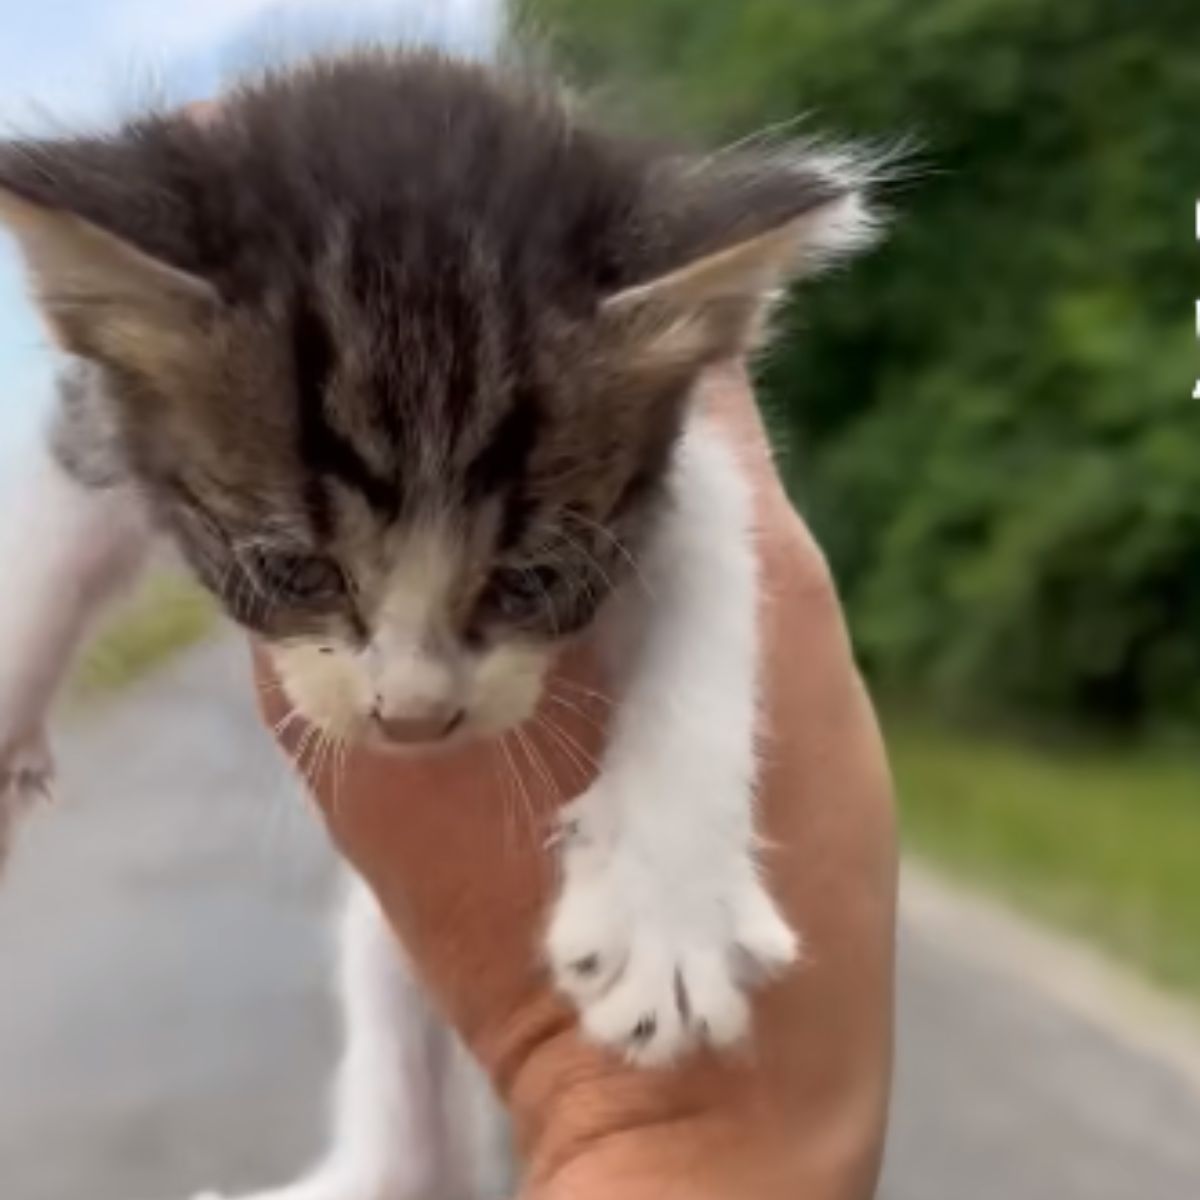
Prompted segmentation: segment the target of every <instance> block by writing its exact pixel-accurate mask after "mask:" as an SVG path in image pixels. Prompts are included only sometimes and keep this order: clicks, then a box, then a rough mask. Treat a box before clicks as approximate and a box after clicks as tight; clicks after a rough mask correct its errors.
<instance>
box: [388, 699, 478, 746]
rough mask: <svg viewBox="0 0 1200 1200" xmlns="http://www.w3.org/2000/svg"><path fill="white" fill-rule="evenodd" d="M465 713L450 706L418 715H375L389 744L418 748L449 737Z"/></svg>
mask: <svg viewBox="0 0 1200 1200" xmlns="http://www.w3.org/2000/svg"><path fill="white" fill-rule="evenodd" d="M465 715H466V714H465V712H464V711H463V710H462V709H461V708H458V709H456V708H453V707H452V706H450V705H448V704H447V705H437V706H436V707H435V708H431V709H428V710H426V711H425V712H422V713H421V714H420V715H411V716H402V717H401V716H396V717H388V716H384V715H383V714H382V713H378V712H377V713H376V714H375V723H376V725H378V727H379V731H380V732H381V733H382V734H383V735H384V737H386V738H387V740H388V741H389V742H395V743H396V744H397V745H399V746H419V745H421V744H422V743H426V742H440V741H441V740H442V739H443V738H446V737H449V736H450V734H452V733H453V732H454V731H455V730H456V729H457V728H458V727H459V726H460V725H461V724H462V722H463V717H464V716H465Z"/></svg>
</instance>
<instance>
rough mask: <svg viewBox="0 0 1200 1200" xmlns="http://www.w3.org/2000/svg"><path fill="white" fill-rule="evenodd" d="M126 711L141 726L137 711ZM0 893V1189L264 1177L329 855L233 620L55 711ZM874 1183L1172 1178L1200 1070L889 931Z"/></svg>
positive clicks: (924, 1197)
mask: <svg viewBox="0 0 1200 1200" xmlns="http://www.w3.org/2000/svg"><path fill="white" fill-rule="evenodd" d="M148 731H149V732H148ZM59 749H60V760H61V762H62V768H63V787H62V792H63V799H62V802H61V803H60V805H59V806H58V807H57V808H56V809H54V810H53V811H49V812H46V813H44V814H42V815H41V816H39V818H38V819H37V820H36V822H35V823H34V824H33V826H32V827H31V828H30V829H29V830H27V834H28V836H26V837H25V838H24V839H22V841H21V843H20V845H19V847H18V853H17V856H16V860H15V862H14V864H13V869H12V871H11V873H10V876H9V879H8V880H7V882H6V885H5V887H4V889H3V891H2V892H0V964H2V965H0V1198H2V1200H181V1198H183V1197H186V1196H187V1195H189V1194H190V1193H191V1192H192V1191H194V1190H196V1189H198V1188H201V1187H209V1186H220V1187H224V1188H235V1187H245V1186H250V1185H262V1184H268V1183H274V1182H281V1181H283V1180H285V1179H287V1178H289V1177H290V1175H291V1174H292V1173H293V1172H294V1171H295V1170H296V1169H297V1168H298V1167H300V1166H301V1165H303V1163H304V1162H305V1161H306V1159H308V1158H309V1157H310V1156H311V1155H312V1154H314V1153H315V1151H316V1150H317V1148H318V1147H319V1145H320V1140H321V1119H322V1106H323V1102H324V1096H323V1084H324V1081H325V1078H326V1075H327V1072H328V1069H329V1065H330V1063H331V1060H332V1057H333V1055H334V1053H335V1038H334V1026H333V1014H332V1009H331V1005H330V1001H329V998H328V994H327V991H326V978H327V970H326V967H327V961H328V960H327V955H328V952H329V948H330V934H331V929H332V926H331V921H330V920H329V916H330V883H331V869H330V865H329V861H328V858H327V855H326V853H325V851H324V849H323V846H322V843H321V839H320V836H319V834H318V832H317V830H316V828H315V826H314V824H313V822H312V820H311V818H310V817H309V816H308V814H307V813H306V811H305V809H304V806H303V804H302V803H301V802H300V800H299V798H298V797H297V795H296V792H295V789H294V787H293V785H292V784H291V783H290V781H289V779H288V777H287V774H286V772H285V770H284V769H283V767H282V765H281V764H280V763H279V762H278V761H277V759H276V757H275V754H274V751H273V750H272V749H271V748H270V747H269V746H268V745H267V744H266V742H265V739H264V737H263V735H262V733H261V731H260V730H259V728H258V725H257V721H256V717H255V714H254V712H253V711H252V708H251V704H250V700H249V695H248V689H247V687H246V663H245V660H244V655H243V652H242V650H241V649H240V647H239V646H238V645H236V644H235V643H216V644H214V645H212V646H209V647H205V648H203V649H202V650H200V651H198V652H196V653H194V654H192V655H190V656H188V657H187V658H186V659H184V660H182V661H181V662H180V663H179V664H178V665H176V666H174V667H172V668H170V669H168V670H167V671H166V672H164V673H163V674H161V675H160V676H158V677H157V678H156V679H155V680H153V681H152V682H150V683H149V684H148V685H146V686H144V687H142V688H140V689H138V690H136V691H134V692H132V693H131V694H129V695H128V696H127V697H125V698H123V699H121V700H120V701H119V702H117V703H114V704H112V705H110V706H109V707H108V708H106V709H105V710H104V711H103V712H102V713H98V714H95V715H93V716H90V717H88V718H87V719H86V720H80V721H76V722H74V723H72V724H71V725H70V727H69V728H68V729H67V731H66V732H65V733H64V735H63V736H62V737H61V738H60V747H59ZM899 1045H900V1059H899V1074H898V1081H897V1094H896V1105H895V1120H894V1127H893V1136H892V1142H891V1147H890V1151H889V1159H888V1169H887V1174H886V1180H885V1184H884V1188H883V1193H882V1195H883V1198H884V1200H1193V1198H1195V1197H1200V1089H1197V1087H1196V1086H1195V1083H1194V1081H1193V1080H1190V1079H1189V1078H1188V1077H1187V1076H1186V1075H1185V1073H1183V1072H1182V1071H1176V1070H1174V1069H1173V1068H1172V1065H1171V1063H1170V1061H1169V1056H1167V1057H1166V1058H1164V1056H1163V1055H1162V1054H1159V1053H1153V1054H1152V1053H1149V1052H1146V1051H1145V1050H1139V1049H1136V1048H1134V1046H1133V1045H1132V1044H1130V1043H1129V1042H1128V1041H1127V1040H1126V1039H1122V1038H1118V1037H1116V1036H1114V1035H1113V1034H1112V1033H1111V1032H1106V1031H1104V1030H1103V1029H1102V1028H1101V1027H1099V1026H1096V1025H1093V1024H1091V1023H1089V1022H1087V1021H1085V1020H1083V1019H1082V1018H1080V1017H1079V1016H1078V1014H1077V1013H1075V1012H1073V1011H1072V1010H1071V1009H1070V1008H1068V1007H1066V1006H1063V1005H1060V1004H1058V1003H1056V1002H1055V1001H1054V1000H1053V999H1052V998H1051V997H1048V996H1047V995H1046V993H1045V990H1044V989H1042V988H1040V987H1038V986H1035V985H1034V983H1033V982H1031V981H1030V980H1029V979H1028V978H1025V977H1023V975H1022V973H1021V972H1020V971H1012V970H999V969H995V968H994V967H993V966H989V965H986V964H981V963H979V962H976V961H971V959H970V956H964V954H963V953H962V952H961V946H958V947H956V946H955V945H951V944H948V943H947V942H946V941H945V940H944V939H941V938H940V937H939V936H937V935H936V931H931V930H930V929H929V928H928V927H926V925H925V924H924V923H923V922H922V921H920V920H912V919H910V920H907V921H906V923H905V927H904V930H903V936H902V955H901V1005H900V1032H899Z"/></svg>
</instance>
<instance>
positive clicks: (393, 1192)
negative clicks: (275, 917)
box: [195, 880, 501, 1200]
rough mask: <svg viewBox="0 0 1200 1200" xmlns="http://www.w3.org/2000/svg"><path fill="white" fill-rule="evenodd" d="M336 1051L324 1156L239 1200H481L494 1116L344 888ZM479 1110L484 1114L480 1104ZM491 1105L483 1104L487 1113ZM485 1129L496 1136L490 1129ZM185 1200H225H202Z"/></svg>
mask: <svg viewBox="0 0 1200 1200" xmlns="http://www.w3.org/2000/svg"><path fill="white" fill-rule="evenodd" d="M341 954H342V964H341V980H340V983H341V997H342V1009H343V1020H344V1022H345V1032H344V1037H345V1046H344V1050H343V1055H342V1061H341V1065H340V1067H339V1070H338V1078H337V1085H336V1090H335V1093H334V1110H333V1122H332V1124H333V1130H332V1140H331V1146H330V1149H329V1152H328V1154H327V1155H326V1157H325V1159H324V1160H323V1161H322V1162H321V1163H320V1164H319V1165H318V1166H317V1167H316V1168H315V1169H314V1170H313V1171H312V1172H311V1173H310V1174H309V1175H308V1176H306V1177H305V1178H303V1179H301V1180H298V1181H297V1182H295V1183H293V1184H290V1185H288V1186H285V1187H281V1188H275V1189H270V1190H267V1191H263V1192H255V1193H253V1194H251V1195H248V1196H240V1197H238V1198H237V1200H484V1197H485V1196H489V1195H499V1194H500V1193H493V1192H489V1191H486V1190H484V1188H483V1183H482V1174H483V1172H482V1170H481V1166H483V1165H485V1164H481V1162H480V1160H479V1155H478V1150H479V1145H478V1143H479V1142H480V1140H481V1135H483V1134H486V1133H490V1132H492V1131H493V1130H485V1129H484V1128H483V1125H484V1123H492V1122H497V1121H499V1120H500V1119H501V1118H500V1115H499V1106H498V1105H497V1104H496V1103H495V1102H494V1101H492V1100H491V1097H490V1096H484V1095H483V1094H482V1093H483V1091H484V1090H485V1089H486V1087H487V1085H486V1082H485V1080H484V1079H483V1076H482V1072H481V1071H480V1070H479V1068H478V1067H477V1066H475V1064H474V1063H471V1062H470V1061H469V1060H468V1059H467V1058H466V1052H465V1051H464V1050H463V1049H462V1047H461V1046H460V1045H459V1043H458V1041H457V1039H456V1038H455V1037H454V1035H453V1034H452V1033H451V1031H450V1029H449V1027H448V1026H447V1025H446V1024H445V1022H444V1021H443V1020H442V1019H441V1018H440V1017H439V1016H438V1015H437V1014H436V1013H435V1012H434V1011H433V1010H432V1009H431V1008H430V1006H429V1002H428V1000H427V999H426V998H425V995H424V993H423V991H422V989H421V986H420V984H419V983H418V982H417V980H416V979H415V978H414V977H413V974H412V972H411V969H410V968H409V965H408V963H407V961H406V959H405V956H404V953H403V951H402V949H401V947H400V945H399V943H398V942H397V941H396V938H395V936H394V934H393V933H392V931H391V928H390V927H389V926H388V924H387V921H386V919H385V918H384V916H383V913H382V912H381V911H380V908H379V905H378V903H377V902H376V900H375V898H374V896H372V895H371V893H370V892H369V891H368V890H367V888H366V886H365V885H364V884H362V883H361V882H359V881H358V880H354V881H353V883H352V885H351V888H350V891H349V895H348V897H347V902H346V909H345V914H344V917H343V924H342V933H341ZM481 1099H482V1100H483V1104H482V1105H481V1104H480V1103H479V1101H480V1100H481ZM489 1101H490V1103H489ZM493 1129H494V1126H493ZM195 1200H224V1198H223V1197H222V1196H219V1195H218V1194H216V1193H212V1192H209V1193H204V1194H203V1196H202V1197H196V1198H195Z"/></svg>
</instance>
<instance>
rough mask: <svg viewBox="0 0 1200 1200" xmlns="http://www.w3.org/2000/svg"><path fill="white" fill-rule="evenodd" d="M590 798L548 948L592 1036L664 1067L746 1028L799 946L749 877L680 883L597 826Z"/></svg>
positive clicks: (575, 815)
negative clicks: (757, 990)
mask: <svg viewBox="0 0 1200 1200" xmlns="http://www.w3.org/2000/svg"><path fill="white" fill-rule="evenodd" d="M597 809H599V810H600V811H604V810H603V807H602V806H600V805H594V804H592V803H591V801H590V798H589V797H588V796H585V797H584V798H583V800H581V801H577V802H576V803H575V804H574V805H572V806H571V807H570V809H569V810H568V812H567V814H566V816H565V818H564V819H565V820H569V821H570V822H571V823H572V825H573V826H574V827H575V830H576V832H575V833H574V835H573V836H570V835H569V836H565V837H563V838H562V839H561V843H560V844H561V847H562V856H563V858H562V861H563V873H564V874H563V888H562V894H561V896H560V898H559V901H558V905H557V907H556V909H555V912H554V915H553V918H552V920H551V924H550V929H549V933H548V936H547V949H548V953H549V959H550V966H551V969H552V971H553V973H554V978H555V982H556V983H557V985H558V987H559V989H560V990H561V991H562V992H564V993H565V994H566V995H567V996H568V997H570V999H571V1000H573V1001H574V1003H575V1004H576V1005H577V1006H578V1008H579V1010H580V1013H581V1018H582V1024H583V1029H584V1031H585V1033H587V1034H588V1036H589V1037H591V1038H592V1039H593V1040H595V1041H597V1042H599V1043H601V1044H603V1045H605V1046H610V1047H613V1048H614V1049H617V1050H619V1051H621V1052H622V1053H623V1054H624V1055H625V1057H626V1058H628V1059H629V1060H630V1061H632V1062H635V1063H639V1064H642V1065H646V1066H654V1065H661V1064H664V1063H668V1062H670V1061H671V1060H672V1059H675V1058H677V1057H678V1056H679V1055H680V1054H682V1053H684V1052H685V1051H687V1050H688V1049H690V1048H692V1047H694V1046H695V1045H697V1044H701V1043H706V1044H708V1045H711V1046H718V1047H725V1046H731V1045H734V1044H736V1043H737V1042H739V1041H741V1040H742V1039H743V1038H744V1037H745V1036H746V1034H747V1032H748V1031H749V1027H750V1006H749V1002H748V1000H747V997H746V990H747V988H748V987H750V986H752V985H753V984H754V983H755V982H758V981H760V980H762V979H764V978H767V977H770V976H772V975H775V974H778V973H779V972H780V971H782V970H784V969H785V968H786V967H788V966H789V965H791V964H792V963H793V962H795V961H796V959H797V957H798V954H799V942H798V939H797V937H796V935H795V934H794V933H793V932H792V931H791V929H789V928H788V926H787V924H786V923H785V922H784V920H783V918H782V917H781V916H780V915H779V913H778V911H777V910H776V908H775V905H774V903H773V901H772V900H771V898H770V896H769V895H768V894H767V892H766V890H765V888H764V887H763V885H762V884H761V883H760V882H759V880H758V879H757V877H756V876H755V875H754V874H753V872H752V871H749V870H748V871H746V872H744V873H742V874H739V875H733V876H730V877H728V878H724V879H720V878H717V879H714V878H701V877H699V876H698V875H697V873H696V872H695V871H693V872H691V874H690V875H687V876H686V877H681V878H676V877H674V875H673V874H672V873H671V872H669V871H667V872H663V871H662V870H660V869H658V868H656V866H655V864H654V863H652V862H647V861H646V860H645V858H643V857H639V856H635V855H630V854H629V853H627V852H625V853H623V852H622V846H621V844H620V843H619V842H615V841H613V840H611V838H610V837H609V836H608V835H607V834H606V832H605V831H604V830H603V829H601V828H597V827H596V826H595V824H594V823H593V822H592V821H591V819H590V818H591V817H592V816H593V815H594V813H595V812H596V810H597Z"/></svg>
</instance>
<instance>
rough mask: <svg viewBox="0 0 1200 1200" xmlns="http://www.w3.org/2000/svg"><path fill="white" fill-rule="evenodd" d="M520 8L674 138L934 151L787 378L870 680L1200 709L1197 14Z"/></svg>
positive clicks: (552, 2)
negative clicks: (780, 131)
mask: <svg viewBox="0 0 1200 1200" xmlns="http://www.w3.org/2000/svg"><path fill="white" fill-rule="evenodd" d="M528 8H529V9H530V10H531V11H532V13H533V14H534V16H535V18H536V19H537V21H538V23H539V25H540V26H541V27H542V28H544V29H548V30H549V31H550V33H551V35H552V36H553V37H554V38H555V39H556V40H557V43H558V49H559V51H560V53H561V56H562V57H563V58H565V60H566V61H567V62H568V63H569V64H572V65H573V66H574V69H575V71H576V74H577V75H578V77H579V78H580V79H581V80H583V81H585V82H586V81H588V80H606V81H608V82H609V83H610V84H612V83H616V84H617V85H619V86H617V87H613V88H610V91H612V92H613V93H618V94H622V95H628V94H630V91H631V89H630V88H629V87H628V86H627V85H628V82H629V80H630V79H633V80H635V81H637V82H638V83H639V84H640V86H639V87H636V88H634V89H632V90H633V92H635V93H636V94H637V95H639V96H640V97H641V98H642V100H641V103H642V104H643V105H649V106H650V107H652V108H653V109H654V111H656V112H658V113H660V114H661V115H662V116H663V118H664V124H666V125H669V126H671V127H673V128H685V129H692V130H696V131H698V132H700V133H701V134H703V135H704V136H705V137H706V138H709V139H711V140H720V139H725V138H730V137H734V136H737V135H739V134H743V133H745V132H746V131H747V130H749V129H752V128H755V127H758V126H762V125H766V124H769V123H771V122H775V121H779V120H784V119H787V118H790V117H793V116H794V115H796V114H801V113H811V114H812V124H813V127H814V128H817V129H828V130H831V131H832V132H833V133H835V134H842V135H851V136H858V137H869V138H880V137H882V138H888V137H895V136H903V135H916V136H917V137H918V138H919V139H920V141H921V143H922V145H923V150H922V153H921V156H920V157H921V164H920V169H919V170H918V171H916V172H915V173H914V177H913V178H912V179H911V180H910V182H908V183H907V184H905V185H904V186H903V187H901V188H899V189H893V191H892V194H891V195H890V196H889V197H888V202H889V206H890V207H891V208H892V209H893V210H894V211H895V221H894V227H893V231H892V233H891V236H890V238H889V240H888V242H887V243H886V244H885V246H884V247H883V248H881V249H880V250H879V251H877V252H875V253H874V254H873V255H872V256H871V257H870V258H869V259H868V260H866V261H864V262H862V263H860V264H857V265H855V266H854V268H853V269H852V270H850V271H848V272H845V273H843V274H842V275H840V276H838V277H836V278H834V279H832V280H829V281H827V282H825V283H823V284H818V285H815V286H814V287H812V288H810V289H806V290H805V293H804V295H803V296H802V297H799V298H798V299H797V301H796V303H795V304H794V305H793V307H792V309H791V310H790V312H789V314H788V315H787V317H786V319H785V322H784V325H785V331H786V333H785V337H784V339H783V341H782V343H781V345H780V348H779V350H778V352H777V353H776V354H775V355H774V356H773V359H772V361H771V362H769V363H768V364H767V365H766V367H765V370H764V374H763V380H764V389H765V395H766V397H767V400H768V402H769V404H770V405H771V407H772V409H773V410H774V412H775V413H776V414H777V415H778V416H780V417H781V418H782V419H783V425H784V428H785V429H786V433H787V436H788V438H789V441H790V443H791V446H790V451H791V452H790V454H789V456H788V462H789V463H790V464H791V469H792V473H793V476H794V477H793V479H792V480H791V482H792V484H793V485H794V489H795V492H796V494H797V496H798V498H799V499H800V501H801V503H802V505H803V506H804V508H805V510H806V512H807V513H808V514H809V516H810V519H811V520H812V521H813V523H814V525H815V526H816V527H817V530H818V532H819V534H820V536H821V537H822V539H823V541H824V543H825V545H826V547H827V548H828V550H829V553H830V555H831V557H832V559H833V562H834V565H835V569H836V570H837V572H838V575H839V578H840V580H841V583H842V586H843V590H844V592H845V594H846V597H847V600H848V604H849V608H850V613H851V619H852V624H853V627H854V630H855V635H856V638H857V642H858V645H859V647H860V651H861V653H862V655H863V657H864V659H865V661H866V662H867V664H868V666H869V669H870V670H871V671H872V672H873V673H874V674H875V675H876V677H877V678H879V679H880V680H882V681H884V682H886V683H888V684H896V685H899V686H902V687H904V688H909V689H919V690H922V691H925V692H927V693H929V694H930V695H932V696H935V697H940V698H942V699H944V700H946V701H948V702H950V703H951V704H953V705H954V706H955V707H956V708H961V707H962V706H964V705H965V704H987V705H996V706H1002V707H1008V708H1011V709H1014V710H1020V711H1023V712H1025V713H1030V712H1032V713H1035V714H1036V713H1046V714H1060V715H1067V716H1070V717H1074V718H1084V719H1088V720H1093V721H1103V722H1116V723H1120V724H1125V725H1136V724H1140V723H1144V722H1146V721H1149V720H1163V719H1168V720H1176V721H1180V720H1187V719H1192V718H1195V717H1196V716H1200V402H1197V401H1192V399H1191V390H1192V383H1193V381H1194V379H1195V377H1196V375H1197V374H1200V351H1198V350H1197V346H1196V343H1195V338H1194V333H1193V328H1192V312H1193V298H1194V297H1198V296H1200V273H1198V272H1197V270H1196V265H1197V256H1198V254H1200V251H1198V249H1197V247H1196V246H1195V244H1194V241H1193V205H1194V203H1195V200H1196V199H1197V198H1198V197H1200V136H1198V135H1197V125H1198V122H1200V59H1198V58H1197V50H1196V48H1197V46H1200V5H1196V4H1195V3H1194V0H925V2H924V3H922V4H913V3H911V2H909V0H836V2H835V0H740V2H739V3H732V2H729V3H723V4H717V3H699V2H698V0H530V3H529V5H528ZM634 107H635V108H636V105H635V106H634ZM800 128H801V129H803V128H804V126H803V125H801V127H800Z"/></svg>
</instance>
